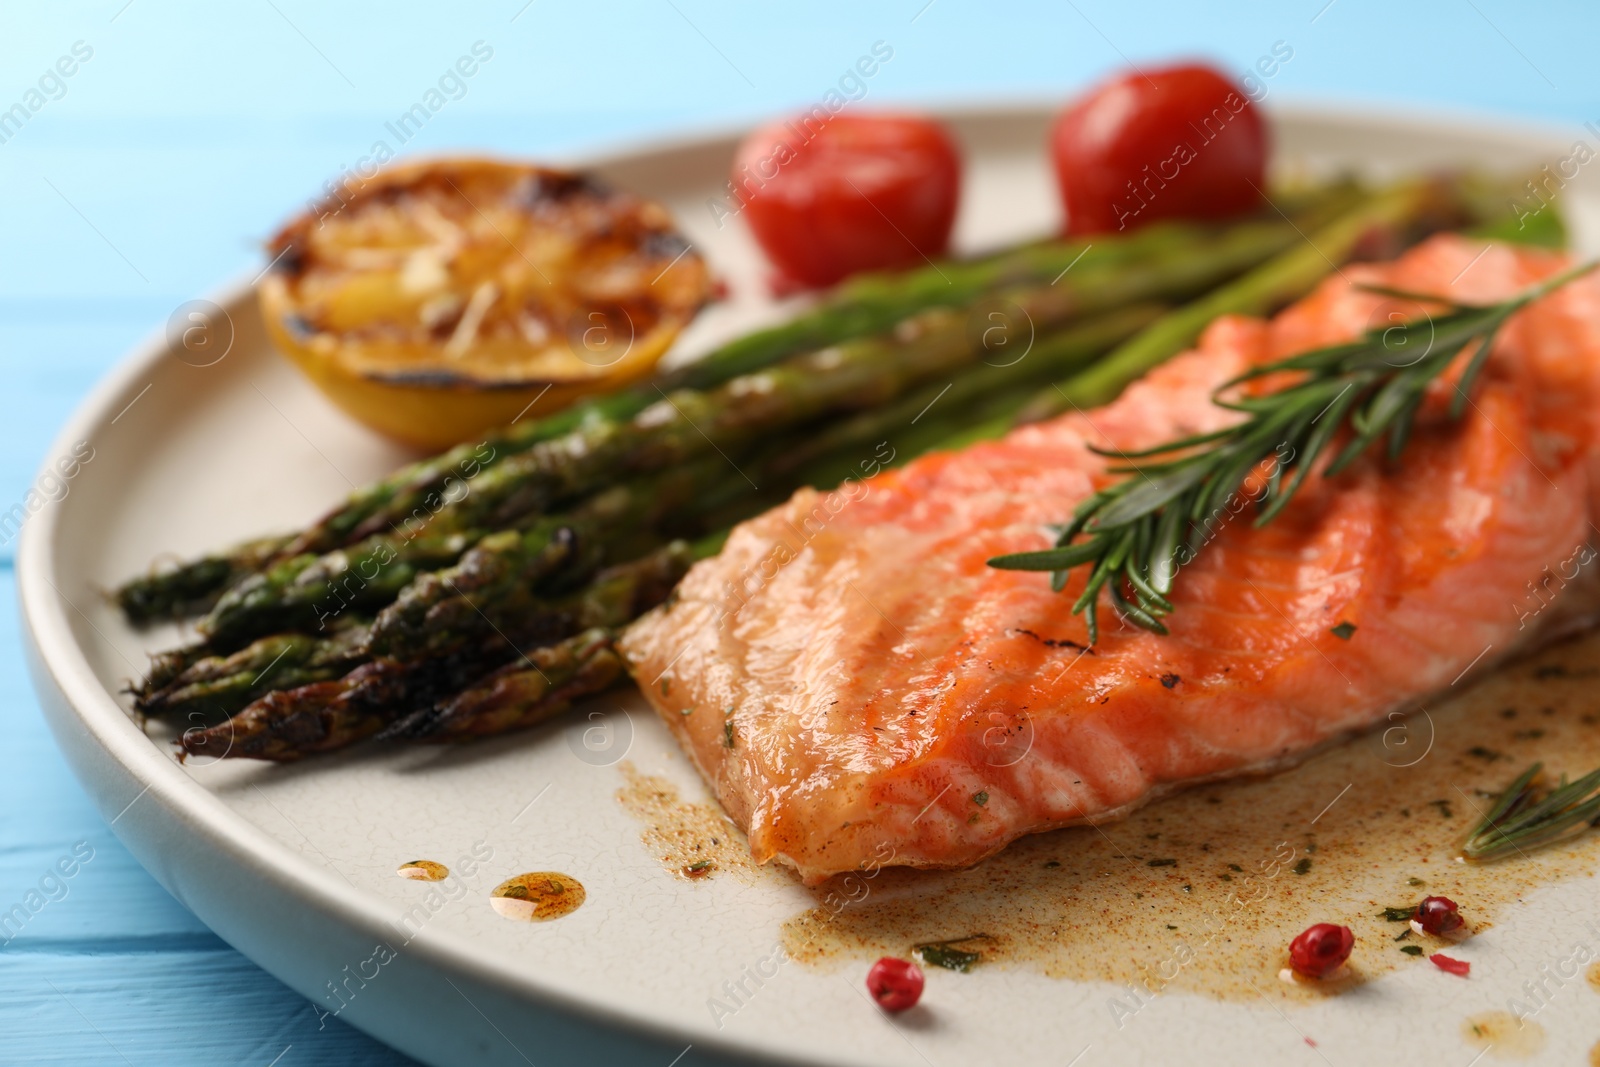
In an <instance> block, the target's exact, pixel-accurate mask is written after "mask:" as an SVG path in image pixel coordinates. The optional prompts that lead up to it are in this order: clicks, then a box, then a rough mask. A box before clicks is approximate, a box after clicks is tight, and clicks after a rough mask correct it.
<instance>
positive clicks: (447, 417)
mask: <svg viewBox="0 0 1600 1067" xmlns="http://www.w3.org/2000/svg"><path fill="white" fill-rule="evenodd" d="M269 252H270V253H271V255H272V256H273V265H272V268H271V270H270V271H269V272H268V274H267V276H266V278H265V279H264V280H263V282H262V284H261V286H260V299H261V309H262V313H263V316H264V318H265V320H266V325H267V329H268V330H269V331H270V333H271V334H272V337H273V339H274V340H275V341H276V342H277V344H278V345H279V346H280V347H281V348H282V349H283V351H284V352H285V353H286V354H287V355H288V356H289V358H290V359H292V360H293V361H294V362H295V363H296V364H297V365H298V366H299V367H300V368H301V370H303V371H304V372H305V373H306V374H307V375H309V376H310V378H311V380H312V381H313V382H314V383H316V385H317V386H318V387H319V388H320V389H321V390H322V391H323V392H324V393H325V394H327V396H328V397H329V398H330V399H331V400H332V401H333V402H334V403H335V404H337V405H338V406H339V407H341V408H343V409H344V410H345V411H346V412H348V413H349V414H350V415H352V416H354V417H355V418H356V419H359V420H360V421H361V422H363V423H365V424H367V425H368V426H370V427H372V428H373V429H375V430H377V431H379V432H381V433H384V434H387V435H388V436H390V437H393V438H396V439H398V440H400V441H404V442H406V443H408V444H413V445H418V446H422V447H426V448H442V447H444V446H446V445H450V444H454V443H456V442H458V441H464V440H467V439H469V438H471V437H473V436H475V435H476V434H478V433H480V432H482V431H483V430H485V429H487V428H489V427H491V426H498V425H503V424H505V423H508V422H511V421H513V420H514V419H516V418H518V417H519V416H520V415H522V414H524V413H527V414H534V413H541V412H549V411H554V410H556V409H558V408H561V407H565V406H566V405H568V404H571V403H572V402H573V401H575V400H577V399H579V398H580V397H583V396H587V395H590V394H593V393H597V392H609V391H611V390H614V389H616V388H618V387H620V386H622V385H625V384H627V383H628V382H631V381H633V380H635V379H637V378H639V377H641V376H643V375H645V374H646V373H648V372H649V371H650V369H651V368H652V367H653V366H654V365H655V363H656V361H657V360H658V359H659V358H660V357H661V355H662V354H663V353H664V352H665V351H666V350H667V347H668V346H669V345H670V344H671V343H672V341H673V339H674V338H675V337H676V336H677V334H678V331H679V330H681V329H682V328H683V327H684V326H685V325H686V324H687V323H688V322H689V321H690V320H691V319H693V318H694V315H695V313H696V312H697V311H698V310H699V309H700V307H701V306H702V305H703V304H704V303H705V302H706V300H707V299H708V297H709V295H710V292H711V280H710V276H709V272H708V271H707V268H706V265H705V262H704V261H703V260H702V259H701V258H700V256H699V255H698V254H696V253H695V252H694V251H693V250H692V248H691V247H690V245H689V243H688V242H687V241H686V240H685V239H684V238H683V236H682V235H681V234H679V233H678V232H677V230H676V229H675V228H674V227H673V223H672V219H671V217H670V216H669V215H668V213H667V211H666V209H665V208H664V207H662V206H661V205H660V204H657V203H655V202H653V201H650V200H645V199H642V198H640V197H637V196H633V195H631V194H628V193H624V192H619V191H616V190H613V189H611V188H609V187H607V186H606V185H604V184H602V183H601V182H599V181H596V180H595V179H594V178H592V177H590V176H588V175H584V174H577V173H571V172H567V171H560V170H552V169H549V168H545V167H539V166H534V165H531V164H526V163H515V162H507V161H500V160H490V159H441V160H429V161H422V162H415V163H409V164H404V165H400V166H396V167H393V168H391V169H389V170H386V171H383V172H380V173H379V174H378V175H376V176H375V177H373V178H371V179H368V180H365V181H351V182H349V183H347V184H346V185H345V186H344V187H343V188H341V189H340V190H339V191H338V192H337V193H335V194H334V195H332V196H330V197H329V198H328V199H327V200H325V201H323V202H322V204H321V205H319V207H318V209H317V210H315V211H313V212H307V213H306V214H304V215H301V216H300V217H298V218H296V219H294V220H293V221H291V222H290V223H289V224H288V225H287V226H285V227H284V228H283V230H282V231H281V232H279V233H278V235H277V236H276V237H275V238H273V240H272V242H271V244H270V246H269Z"/></svg>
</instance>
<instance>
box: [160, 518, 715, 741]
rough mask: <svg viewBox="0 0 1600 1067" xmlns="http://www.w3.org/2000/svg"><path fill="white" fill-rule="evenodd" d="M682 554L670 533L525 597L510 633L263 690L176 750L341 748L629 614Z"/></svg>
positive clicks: (663, 590)
mask: <svg viewBox="0 0 1600 1067" xmlns="http://www.w3.org/2000/svg"><path fill="white" fill-rule="evenodd" d="M691 558H692V550H691V549H690V547H689V546H688V545H687V544H685V543H684V542H682V541H675V542H672V543H671V544H669V545H666V546H665V547H663V548H661V549H659V550H657V551H656V552H653V553H651V554H650V555H648V556H645V557H644V558H642V559H638V560H634V561H633V562H631V563H624V564H619V565H618V566H615V567H611V568H608V569H607V570H605V571H602V572H601V573H600V574H599V575H598V576H597V577H596V579H595V581H594V583H593V584H592V585H590V586H589V587H587V588H586V589H583V590H581V591H580V592H578V593H575V594H573V595H571V596H569V597H566V598H564V599H562V600H558V601H546V602H536V603H530V604H529V605H527V610H526V612H525V614H524V616H523V619H524V621H523V624H522V626H521V627H520V628H519V630H518V631H517V632H516V633H509V634H503V635H502V634H495V635H494V636H493V637H491V638H489V639H486V640H482V641H479V642H475V643H472V642H468V643H464V644H463V645H462V646H461V647H457V648H455V649H453V650H452V651H451V652H450V653H449V654H448V655H445V656H436V657H432V658H428V659H420V660H411V661H405V662H402V661H400V660H397V659H393V658H390V657H379V658H376V659H373V660H370V661H368V662H366V663H363V664H361V665H360V666H358V667H356V668H355V669H354V670H352V671H350V672H349V673H348V674H346V675H345V676H344V677H342V678H339V679H336V680H333V681H326V682H317V683H314V684H311V685H305V686H300V687H299V688H296V689H285V690H277V691H274V692H271V693H268V694H267V695H266V696H264V697H262V698H260V699H259V700H256V701H255V702H254V703H252V704H250V705H249V706H248V707H246V708H245V709H244V710H243V711H240V712H239V713H237V714H236V715H234V716H233V717H232V718H230V719H228V720H227V721H226V722H223V723H219V724H217V725H216V726H212V727H208V728H206V729H203V730H190V731H188V732H186V733H185V734H184V735H183V737H182V738H181V739H180V741H179V746H180V749H181V751H182V752H183V753H185V754H187V755H193V756H212V757H215V758H219V759H220V758H249V759H265V760H279V761H283V760H294V759H299V758H301V757H302V756H308V755H312V754H315V753H319V752H327V751H331V750H333V749H337V748H343V747H345V746H346V745H350V744H353V743H355V742H356V741H360V740H362V739H363V738H366V737H370V736H371V735H372V734H374V733H376V732H378V731H379V730H381V729H383V728H384V727H385V726H387V725H388V724H389V723H391V722H393V721H395V720H396V719H398V718H401V717H402V716H405V715H407V714H409V713H411V712H414V711H416V710H418V709H423V708H429V707H432V706H433V704H434V703H435V702H436V701H439V700H441V699H443V698H445V697H447V696H449V695H450V694H452V693H456V692H459V691H460V690H461V689H462V687H464V686H466V685H467V684H469V683H470V682H472V681H474V680H475V679H478V678H482V677H483V676H484V675H485V674H486V673H488V672H490V671H492V670H494V669H495V668H497V667H499V666H501V665H503V664H504V663H505V662H506V661H507V660H510V659H513V658H518V657H519V655H520V653H519V649H520V648H522V647H524V646H532V647H543V646H545V645H548V644H551V643H553V642H555V641H558V640H560V639H562V638H565V637H567V636H569V635H571V634H573V633H578V632H581V631H583V630H587V629H592V628H595V627H615V626H620V625H622V624H624V623H626V622H628V621H629V620H631V619H633V618H635V617H637V616H638V615H640V614H641V613H643V612H644V611H646V610H648V609H649V608H651V607H653V606H654V605H656V604H658V603H660V602H661V601H662V600H664V599H665V598H666V596H667V594H668V593H669V592H671V590H672V587H673V586H674V585H676V584H677V582H678V579H680V578H682V577H683V574H684V572H685V571H686V570H688V567H689V563H690V562H691Z"/></svg>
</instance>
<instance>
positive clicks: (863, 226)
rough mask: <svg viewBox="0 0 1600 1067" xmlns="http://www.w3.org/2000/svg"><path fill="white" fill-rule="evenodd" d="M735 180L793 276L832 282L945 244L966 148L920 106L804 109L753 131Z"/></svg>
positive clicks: (918, 257)
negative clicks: (897, 110) (813, 113)
mask: <svg viewBox="0 0 1600 1067" xmlns="http://www.w3.org/2000/svg"><path fill="white" fill-rule="evenodd" d="M733 187H734V192H735V198H736V200H737V201H740V202H742V208H741V212H742V214H743V215H744V217H745V219H746V221H747V222H748V224H749V226H750V229H751V232H753V233H754V234H755V237H756V240H757V242H759V243H760V245H761V248H762V250H763V251H764V252H766V254H767V258H768V259H769V260H771V262H772V264H773V266H774V267H776V268H777V269H778V272H779V273H780V274H781V275H782V276H783V277H784V280H785V281H786V282H788V283H791V284H794V285H798V286H804V287H817V286H824V285H832V284H833V283H834V282H837V281H839V280H840V279H842V278H845V277H847V276H848V275H851V274H854V273H856V272H858V271H864V270H894V269H899V268H904V267H910V266H914V265H916V264H919V263H922V262H923V260H924V258H932V257H934V256H938V255H941V254H943V253H944V251H945V249H946V248H947V247H948V246H949V242H950V229H951V227H952V226H953V225H954V223H955V216H956V205H957V202H958V201H959V199H960V195H961V156H960V153H959V151H958V150H957V148H956V145H955V141H954V140H953V139H952V138H951V136H950V134H949V133H948V132H947V131H946V130H945V128H944V127H943V126H941V125H940V124H939V123H937V122H934V121H932V120H931V119H926V118H922V117H920V116H916V115H901V114H875V115H854V114H840V115H835V116H833V117H831V118H829V119H827V120H826V121H820V120H817V119H812V118H806V117H801V118H796V119H794V120H792V121H789V122H778V123H773V124H771V125H769V126H765V127H763V128H761V129H759V130H757V131H756V132H755V133H753V134H751V135H750V136H749V137H748V138H746V139H745V142H744V144H743V145H742V146H741V147H740V149H739V155H738V157H737V158H736V160H735V161H734V167H733Z"/></svg>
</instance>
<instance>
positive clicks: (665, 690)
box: [661, 678, 672, 697]
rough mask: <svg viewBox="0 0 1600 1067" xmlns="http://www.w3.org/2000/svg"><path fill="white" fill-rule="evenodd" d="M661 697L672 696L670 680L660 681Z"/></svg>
mask: <svg viewBox="0 0 1600 1067" xmlns="http://www.w3.org/2000/svg"><path fill="white" fill-rule="evenodd" d="M661 695H662V696H664V697H665V696H671V695H672V679H671V678H663V679H661Z"/></svg>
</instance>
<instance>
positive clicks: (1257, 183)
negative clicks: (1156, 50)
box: [1051, 65, 1269, 234]
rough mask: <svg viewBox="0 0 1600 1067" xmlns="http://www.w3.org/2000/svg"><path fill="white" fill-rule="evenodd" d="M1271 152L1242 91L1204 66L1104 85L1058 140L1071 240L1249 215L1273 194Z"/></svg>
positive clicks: (1072, 113)
mask: <svg viewBox="0 0 1600 1067" xmlns="http://www.w3.org/2000/svg"><path fill="white" fill-rule="evenodd" d="M1268 148H1269V145H1268V136H1267V129H1266V124H1265V123H1264V122H1263V121H1262V119H1261V113H1260V112H1259V111H1258V110H1257V109H1256V107H1255V105H1254V104H1253V103H1252V102H1251V100H1250V98H1249V96H1247V95H1246V94H1245V91H1244V90H1243V89H1242V88H1240V87H1239V86H1238V85H1236V84H1234V83H1233V82H1232V81H1230V80H1229V79H1228V78H1226V77H1224V76H1223V75H1222V74H1220V73H1218V72H1217V71H1215V70H1213V69H1212V68H1210V67H1206V66H1201V65H1186V66H1177V67H1167V68H1164V69H1160V70H1149V71H1145V72H1144V73H1139V72H1137V71H1136V72H1133V73H1130V74H1126V75H1123V76H1121V77H1118V78H1115V79H1113V80H1111V81H1108V82H1105V83H1103V84H1101V85H1100V86H1098V87H1096V88H1095V89H1092V90H1090V91H1089V92H1088V93H1086V94H1085V95H1084V96H1082V97H1080V98H1078V100H1076V101H1075V102H1074V103H1072V104H1071V105H1069V106H1068V107H1067V109H1066V110H1065V111H1063V112H1062V113H1061V116H1060V118H1058V119H1057V120H1056V124H1055V128H1054V130H1053V132H1052V134H1051V155H1052V156H1053V158H1054V162H1055V168H1056V178H1057V180H1058V182H1059V183H1060V190H1061V201H1062V207H1063V208H1064V209H1065V210H1066V214H1067V230H1068V232H1069V233H1074V234H1088V233H1104V232H1108V231H1116V230H1124V229H1131V228H1133V227H1135V226H1142V225H1144V224H1146V223H1149V222H1153V221H1155V220H1156V219H1164V218H1196V219H1210V218H1225V217H1227V216H1230V215H1237V214H1240V213H1242V212H1245V211H1249V210H1250V209H1251V208H1254V207H1256V206H1258V205H1259V204H1260V202H1261V195H1262V190H1263V189H1265V188H1266V163H1267V154H1268Z"/></svg>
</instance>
